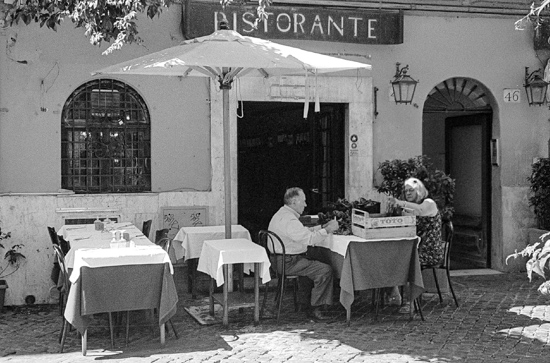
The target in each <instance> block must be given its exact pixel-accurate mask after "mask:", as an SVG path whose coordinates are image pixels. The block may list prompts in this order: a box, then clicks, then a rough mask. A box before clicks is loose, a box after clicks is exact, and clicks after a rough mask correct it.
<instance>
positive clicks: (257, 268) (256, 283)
mask: <svg viewBox="0 0 550 363" xmlns="http://www.w3.org/2000/svg"><path fill="white" fill-rule="evenodd" d="M259 322H260V264H259V263H257V262H256V263H254V325H258V323H259Z"/></svg>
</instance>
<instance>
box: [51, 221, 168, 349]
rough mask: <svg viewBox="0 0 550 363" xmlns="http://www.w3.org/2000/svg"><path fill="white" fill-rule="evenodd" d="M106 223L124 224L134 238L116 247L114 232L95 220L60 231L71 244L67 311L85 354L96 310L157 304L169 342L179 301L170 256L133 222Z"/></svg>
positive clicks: (162, 331)
mask: <svg viewBox="0 0 550 363" xmlns="http://www.w3.org/2000/svg"><path fill="white" fill-rule="evenodd" d="M107 229H109V230H125V231H126V232H128V233H129V238H130V240H131V241H132V242H131V243H128V244H126V245H127V246H128V247H120V246H121V245H119V246H118V247H119V248H111V240H112V238H113V235H112V233H110V231H109V230H107V231H106V230H104V231H98V230H95V227H94V225H91V224H89V225H88V224H87V225H65V226H63V227H62V228H61V229H60V230H59V232H58V234H60V235H62V236H63V237H64V238H65V239H66V240H67V241H69V243H70V245H71V249H70V250H69V252H68V253H67V255H66V256H65V262H66V264H67V267H68V269H69V271H70V276H69V280H70V282H71V286H70V289H69V294H68V298H67V304H66V307H65V311H64V317H65V319H66V320H67V321H68V322H69V323H70V324H71V325H73V326H74V327H75V328H76V329H77V330H78V332H80V333H81V334H82V353H83V354H84V355H85V354H86V349H87V330H88V327H89V325H90V322H91V319H92V315H93V314H98V313H111V312H119V311H132V310H145V309H157V310H158V323H159V326H160V334H161V335H160V340H161V344H164V343H165V329H164V325H165V323H166V322H168V321H169V320H170V318H172V317H173V316H174V315H175V313H176V305H177V302H178V295H177V292H176V286H175V284H174V279H173V276H172V275H173V272H174V270H173V266H172V263H171V261H170V257H169V256H168V253H167V252H166V251H165V250H164V249H162V248H161V247H160V246H157V245H155V244H154V243H152V242H151V241H150V240H149V239H148V238H147V237H146V236H144V235H143V234H142V233H141V231H140V230H139V229H138V228H137V227H135V226H134V225H133V224H131V223H128V222H127V223H124V222H122V223H113V224H111V225H110V226H108V228H107Z"/></svg>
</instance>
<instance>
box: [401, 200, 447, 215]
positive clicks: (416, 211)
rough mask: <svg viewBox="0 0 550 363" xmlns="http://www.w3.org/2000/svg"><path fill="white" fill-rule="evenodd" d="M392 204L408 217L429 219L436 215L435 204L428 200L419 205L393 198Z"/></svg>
mask: <svg viewBox="0 0 550 363" xmlns="http://www.w3.org/2000/svg"><path fill="white" fill-rule="evenodd" d="M394 204H395V205H397V206H398V207H400V208H402V209H403V211H404V213H405V214H408V215H415V216H430V217H431V216H435V215H436V214H437V204H435V202H434V200H433V199H430V198H426V199H424V201H422V203H420V204H417V203H413V202H406V201H404V200H399V199H397V198H394Z"/></svg>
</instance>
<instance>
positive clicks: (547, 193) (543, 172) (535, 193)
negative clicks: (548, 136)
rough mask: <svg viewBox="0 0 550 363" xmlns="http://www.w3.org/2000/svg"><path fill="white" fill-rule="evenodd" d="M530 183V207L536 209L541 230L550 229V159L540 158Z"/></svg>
mask: <svg viewBox="0 0 550 363" xmlns="http://www.w3.org/2000/svg"><path fill="white" fill-rule="evenodd" d="M527 180H528V181H529V183H530V186H529V188H530V190H531V196H530V197H529V205H531V206H532V207H533V208H534V211H535V216H536V217H537V222H538V225H539V228H542V229H546V230H549V229H550V159H549V158H540V159H539V160H538V161H537V162H535V163H533V165H532V167H531V175H530V176H529V177H528V178H527Z"/></svg>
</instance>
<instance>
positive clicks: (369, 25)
mask: <svg viewBox="0 0 550 363" xmlns="http://www.w3.org/2000/svg"><path fill="white" fill-rule="evenodd" d="M268 15H269V16H268V19H267V21H264V22H261V23H260V24H259V26H258V27H257V28H254V21H255V19H256V8H255V7H253V6H228V7H226V8H225V10H222V9H221V7H220V6H219V5H217V4H215V3H205V2H193V1H189V2H188V3H187V4H186V9H185V17H186V19H185V21H184V24H185V29H184V33H185V36H186V37H187V38H194V37H198V36H202V35H207V34H210V33H212V32H213V31H215V30H217V25H218V24H219V22H220V21H221V20H224V19H225V20H227V21H228V22H229V26H230V28H231V29H233V30H236V31H237V32H239V33H241V34H243V35H250V36H254V37H259V38H266V39H297V40H300V39H303V40H319V41H332V42H348V43H363V44H399V43H402V42H403V14H402V13H401V12H377V11H370V12H369V11H357V10H344V9H319V8H305V7H276V6H271V7H270V8H269V9H268Z"/></svg>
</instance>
